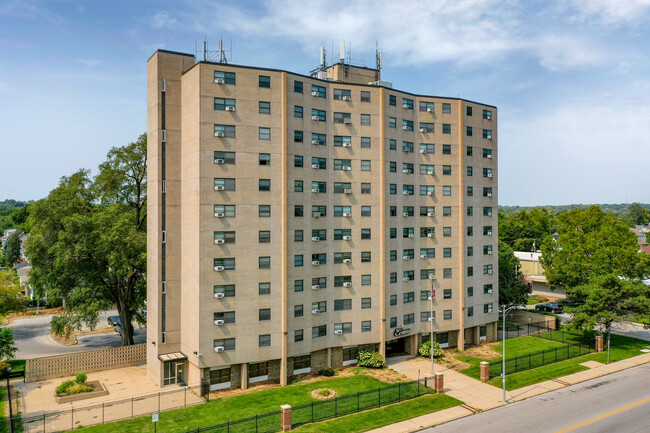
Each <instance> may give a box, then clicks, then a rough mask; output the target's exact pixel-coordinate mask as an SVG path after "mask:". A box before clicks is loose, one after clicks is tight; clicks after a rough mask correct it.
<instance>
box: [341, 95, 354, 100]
mask: <svg viewBox="0 0 650 433" xmlns="http://www.w3.org/2000/svg"><path fill="white" fill-rule="evenodd" d="M342 99H343V100H344V101H351V100H352V98H351V97H350V96H348V95H343V98H342Z"/></svg>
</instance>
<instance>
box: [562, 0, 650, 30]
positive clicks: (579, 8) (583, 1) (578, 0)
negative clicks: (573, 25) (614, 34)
mask: <svg viewBox="0 0 650 433" xmlns="http://www.w3.org/2000/svg"><path fill="white" fill-rule="evenodd" d="M571 6H572V7H573V8H574V9H575V11H576V12H575V15H574V16H573V18H574V19H575V20H577V21H581V22H588V23H591V22H592V23H595V24H600V25H606V26H618V25H624V24H631V23H632V24H635V23H639V22H641V21H642V20H643V21H645V19H646V18H647V16H648V13H649V12H650V0H571Z"/></svg>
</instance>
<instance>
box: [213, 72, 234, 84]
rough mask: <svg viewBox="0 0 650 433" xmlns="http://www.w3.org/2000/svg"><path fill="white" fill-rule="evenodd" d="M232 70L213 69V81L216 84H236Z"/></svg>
mask: <svg viewBox="0 0 650 433" xmlns="http://www.w3.org/2000/svg"><path fill="white" fill-rule="evenodd" d="M235 78H236V75H235V73H234V72H223V71H214V82H215V83H218V84H236V83H235Z"/></svg>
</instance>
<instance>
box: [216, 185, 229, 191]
mask: <svg viewBox="0 0 650 433" xmlns="http://www.w3.org/2000/svg"><path fill="white" fill-rule="evenodd" d="M214 190H215V191H225V190H226V187H225V186H223V185H216V186H215V187H214Z"/></svg>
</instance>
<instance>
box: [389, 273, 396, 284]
mask: <svg viewBox="0 0 650 433" xmlns="http://www.w3.org/2000/svg"><path fill="white" fill-rule="evenodd" d="M396 282H397V272H391V273H390V283H391V284H393V283H396Z"/></svg>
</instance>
